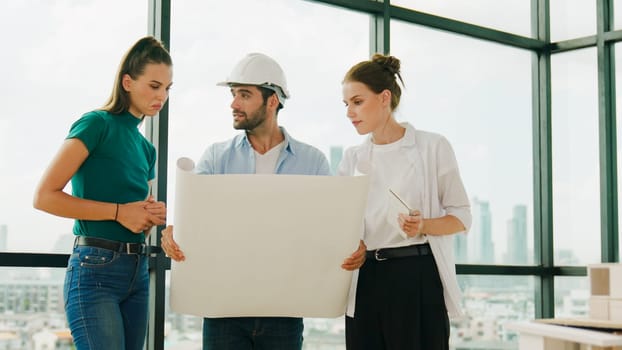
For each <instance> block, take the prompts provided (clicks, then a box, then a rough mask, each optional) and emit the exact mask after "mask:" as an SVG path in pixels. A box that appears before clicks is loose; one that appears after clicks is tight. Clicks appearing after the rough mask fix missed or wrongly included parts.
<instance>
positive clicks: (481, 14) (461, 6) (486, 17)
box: [391, 0, 531, 47]
mask: <svg viewBox="0 0 622 350" xmlns="http://www.w3.org/2000/svg"><path fill="white" fill-rule="evenodd" d="M391 5H396V6H400V7H405V8H409V9H412V10H416V11H421V12H427V13H430V14H433V15H437V16H441V17H448V18H452V19H456V20H459V21H462V22H469V23H472V24H477V25H479V26H484V27H489V28H493V29H498V30H502V31H504V32H508V33H512V34H518V35H522V36H527V37H529V36H531V19H530V18H531V16H530V13H531V12H530V11H531V7H530V2H529V1H524V0H504V1H496V0H469V1H437V0H391ZM392 46H394V45H392ZM394 47H395V46H394Z"/></svg>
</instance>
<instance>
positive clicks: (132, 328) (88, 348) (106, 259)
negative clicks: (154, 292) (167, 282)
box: [64, 246, 149, 350]
mask: <svg viewBox="0 0 622 350" xmlns="http://www.w3.org/2000/svg"><path fill="white" fill-rule="evenodd" d="M147 258H148V257H147V256H144V255H136V254H126V253H119V252H114V251H111V250H108V249H102V248H95V247H90V246H78V247H75V248H74V250H73V254H72V255H71V257H70V258H69V263H68V266H67V273H66V275H65V286H64V300H65V313H66V314H67V322H68V323H69V328H70V329H71V335H72V336H73V341H74V344H75V345H76V349H78V350H100V349H101V350H110V349H119V350H123V349H125V350H142V348H143V345H144V342H145V335H146V333H147V318H148V302H149V271H148V260H147Z"/></svg>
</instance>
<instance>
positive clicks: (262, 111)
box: [233, 104, 266, 131]
mask: <svg viewBox="0 0 622 350" xmlns="http://www.w3.org/2000/svg"><path fill="white" fill-rule="evenodd" d="M234 112H235V111H234ZM244 115H245V116H246V117H245V118H244V119H242V120H240V121H234V122H233V128H234V129H236V130H246V131H252V130H253V129H255V128H256V127H258V126H259V125H261V124H263V122H265V121H266V105H265V104H264V105H262V106H261V107H259V109H258V110H256V111H255V112H253V114H251V115H250V116H249V115H248V114H246V113H244Z"/></svg>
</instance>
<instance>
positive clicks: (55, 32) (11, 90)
mask: <svg viewBox="0 0 622 350" xmlns="http://www.w3.org/2000/svg"><path fill="white" fill-rule="evenodd" d="M102 19H105V21H106V22H105V24H103V22H102ZM96 24H99V25H96ZM43 28H44V29H45V30H42V29H43ZM0 31H1V32H3V33H12V34H11V35H4V39H3V44H2V45H3V50H4V52H5V54H4V55H3V56H4V58H3V61H2V65H0V75H2V76H3V77H4V82H3V84H2V86H1V87H0V94H1V95H2V108H3V112H2V116H0V159H2V162H0V193H2V200H1V201H0V213H2V214H1V215H0V250H2V251H5V250H8V251H40V252H50V251H52V250H53V249H55V248H54V247H55V246H56V245H57V244H60V242H61V241H62V240H63V236H64V235H67V234H71V232H72V224H73V221H72V220H70V219H64V218H58V217H55V216H53V215H50V214H47V213H43V212H40V211H37V210H35V209H33V207H32V196H33V192H34V189H35V186H36V185H37V183H38V181H39V179H40V177H41V175H42V174H43V171H44V170H45V168H46V167H47V165H48V164H49V162H50V161H51V160H52V157H53V156H54V154H55V153H56V152H57V150H58V149H59V147H60V145H61V144H62V142H63V140H64V138H65V136H67V133H68V131H69V127H70V126H71V124H72V123H73V121H75V120H76V119H77V118H79V117H80V116H81V115H82V114H83V113H85V112H88V111H90V110H93V109H96V108H99V107H100V106H102V105H103V104H104V103H105V102H106V99H107V98H108V96H109V94H110V91H111V89H112V85H113V80H114V76H115V73H116V70H117V66H118V64H119V62H120V61H121V57H122V56H123V54H124V53H125V51H126V50H127V48H129V47H130V45H132V44H133V43H134V42H135V41H136V40H138V38H139V37H141V36H143V35H145V34H146V33H147V6H146V4H145V2H143V1H131V2H126V1H123V0H114V1H109V0H97V1H95V0H94V1H70V0H57V1H33V0H29V1H3V2H1V3H0ZM65 248H67V249H66V250H64V252H69V251H70V250H69V249H70V248H71V245H68V246H67V247H65Z"/></svg>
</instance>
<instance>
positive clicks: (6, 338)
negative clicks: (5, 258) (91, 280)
mask: <svg viewBox="0 0 622 350" xmlns="http://www.w3.org/2000/svg"><path fill="white" fill-rule="evenodd" d="M64 272H65V271H64V269H33V268H6V267H4V268H0V276H1V277H0V315H1V316H0V335H1V336H0V349H8V350H13V349H58V350H70V349H72V348H73V347H72V345H73V340H72V338H71V334H70V333H69V329H68V328H67V321H66V320H65V312H64V309H63V307H64V304H63V278H64Z"/></svg>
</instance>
